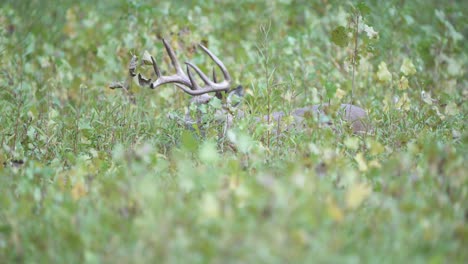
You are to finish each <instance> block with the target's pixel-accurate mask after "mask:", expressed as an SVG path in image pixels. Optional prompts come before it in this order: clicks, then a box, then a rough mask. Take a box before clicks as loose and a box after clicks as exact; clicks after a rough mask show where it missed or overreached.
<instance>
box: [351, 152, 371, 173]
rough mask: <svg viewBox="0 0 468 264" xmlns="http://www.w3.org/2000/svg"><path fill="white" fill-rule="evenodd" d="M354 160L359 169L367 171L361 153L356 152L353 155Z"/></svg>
mask: <svg viewBox="0 0 468 264" xmlns="http://www.w3.org/2000/svg"><path fill="white" fill-rule="evenodd" d="M354 160H356V162H357V164H358V168H359V170H360V171H367V169H368V167H367V163H366V160H365V158H364V155H362V153H358V154H356V156H355V157H354Z"/></svg>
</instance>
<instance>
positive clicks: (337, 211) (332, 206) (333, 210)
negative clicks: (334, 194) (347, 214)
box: [327, 198, 344, 223]
mask: <svg viewBox="0 0 468 264" xmlns="http://www.w3.org/2000/svg"><path fill="white" fill-rule="evenodd" d="M327 212H328V216H330V217H331V218H332V219H333V220H334V221H336V222H338V223H341V222H343V219H344V214H343V210H341V208H340V207H339V206H338V205H337V204H336V203H335V201H333V200H332V199H331V198H328V199H327Z"/></svg>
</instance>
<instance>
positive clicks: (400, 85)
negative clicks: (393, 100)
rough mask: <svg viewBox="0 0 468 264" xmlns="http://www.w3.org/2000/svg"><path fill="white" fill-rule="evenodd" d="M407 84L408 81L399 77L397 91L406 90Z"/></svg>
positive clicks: (403, 77)
mask: <svg viewBox="0 0 468 264" xmlns="http://www.w3.org/2000/svg"><path fill="white" fill-rule="evenodd" d="M408 87H409V84H408V79H406V77H405V76H401V79H400V82H399V83H398V89H399V90H406V89H408Z"/></svg>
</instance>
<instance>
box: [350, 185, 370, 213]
mask: <svg viewBox="0 0 468 264" xmlns="http://www.w3.org/2000/svg"><path fill="white" fill-rule="evenodd" d="M371 193H372V190H371V187H370V186H369V185H368V184H366V183H356V184H354V185H353V186H351V187H350V188H349V189H348V191H347V193H346V206H347V207H348V208H350V209H356V208H358V207H359V206H360V205H361V204H362V202H363V201H364V200H365V199H366V198H367V197H369V195H370V194H371Z"/></svg>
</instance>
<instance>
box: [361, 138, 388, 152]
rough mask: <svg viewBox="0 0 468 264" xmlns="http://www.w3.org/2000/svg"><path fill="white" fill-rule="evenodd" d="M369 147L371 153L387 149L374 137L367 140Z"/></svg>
mask: <svg viewBox="0 0 468 264" xmlns="http://www.w3.org/2000/svg"><path fill="white" fill-rule="evenodd" d="M366 145H367V147H368V148H369V149H370V154H371V155H378V154H380V153H382V152H384V151H385V148H384V146H383V145H382V144H380V142H378V141H377V140H373V139H368V140H367V142H366Z"/></svg>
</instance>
